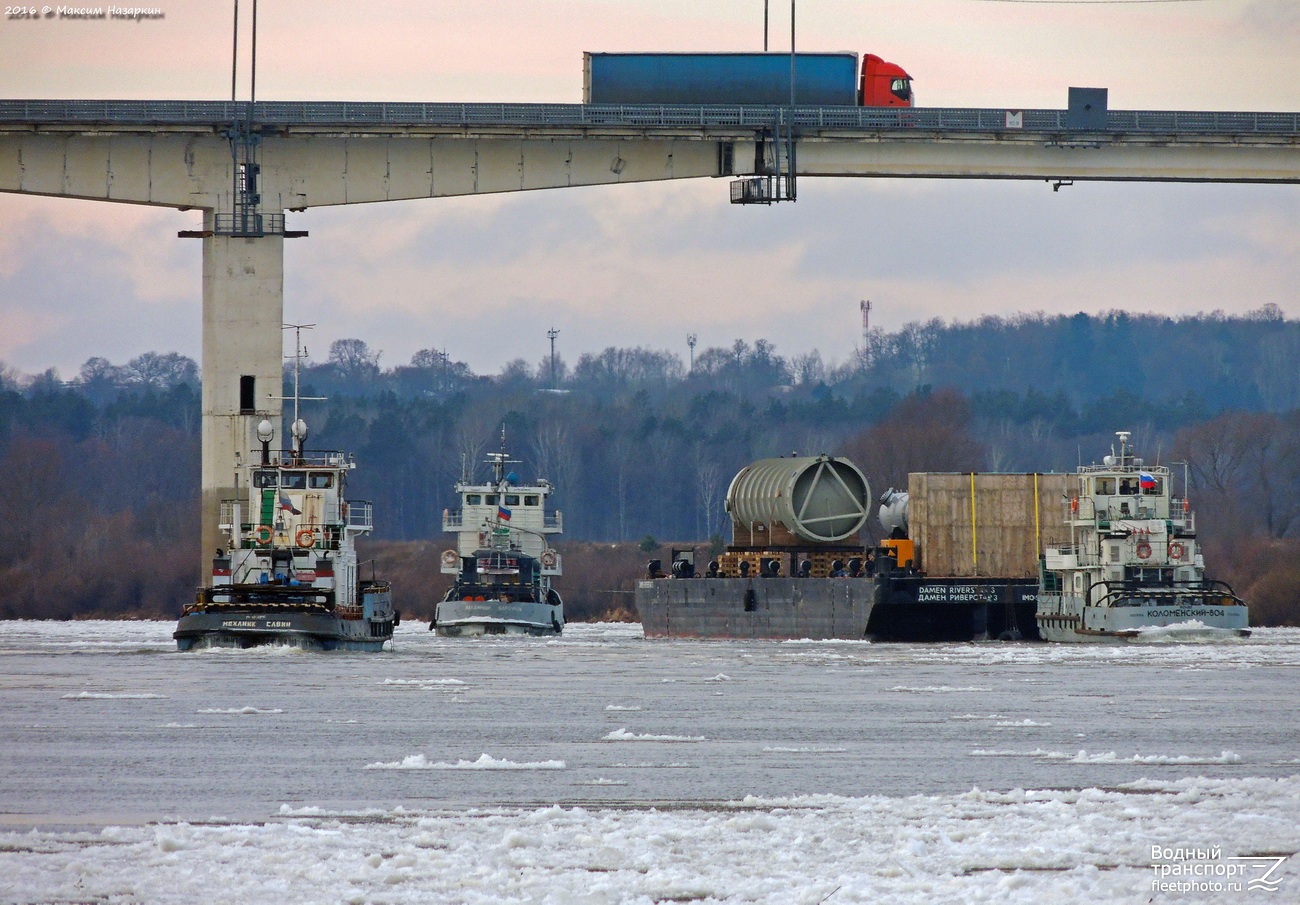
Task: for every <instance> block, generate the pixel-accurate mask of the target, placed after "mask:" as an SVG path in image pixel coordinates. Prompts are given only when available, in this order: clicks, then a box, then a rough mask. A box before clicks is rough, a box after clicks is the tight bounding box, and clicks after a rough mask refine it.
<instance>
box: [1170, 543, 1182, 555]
mask: <svg viewBox="0 0 1300 905" xmlns="http://www.w3.org/2000/svg"><path fill="white" fill-rule="evenodd" d="M1183 552H1184V551H1183V545H1182V544H1180V543H1178V541H1174V542H1173V543H1172V544H1170V545H1169V558H1170V559H1182V558H1183Z"/></svg>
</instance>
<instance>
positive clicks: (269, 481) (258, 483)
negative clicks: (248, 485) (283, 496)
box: [253, 468, 278, 487]
mask: <svg viewBox="0 0 1300 905" xmlns="http://www.w3.org/2000/svg"><path fill="white" fill-rule="evenodd" d="M277 483H278V482H277V481H276V472H275V471H273V470H272V469H269V468H267V469H263V470H261V471H255V472H253V486H254V487H274V486H275V485H276V484H277Z"/></svg>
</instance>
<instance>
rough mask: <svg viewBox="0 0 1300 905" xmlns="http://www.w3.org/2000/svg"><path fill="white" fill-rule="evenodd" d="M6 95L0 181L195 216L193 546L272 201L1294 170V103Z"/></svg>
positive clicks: (279, 206) (1226, 177)
mask: <svg viewBox="0 0 1300 905" xmlns="http://www.w3.org/2000/svg"><path fill="white" fill-rule="evenodd" d="M1093 114H1094V115H1092V116H1090V117H1086V118H1085V121H1083V122H1081V121H1080V120H1079V118H1078V116H1077V111H1075V110H1073V109H1072V110H1009V109H969V108H874V107H748V106H663V105H647V106H602V105H578V104H420V103H357V102H305V103H296V102H294V103H290V102H275V101H272V102H265V101H262V102H258V103H256V104H250V103H247V102H234V101H231V102H227V101H102V100H61V101H49V100H45V101H39V100H31V101H29V100H0V191H3V192H16V193H23V194H33V195H47V196H55V197H65V198H80V199H91V200H99V201H114V202H123V203H134V204H148V205H155V206H162V207H171V208H176V209H178V210H200V211H202V212H203V224H202V228H201V229H198V230H189V231H182V232H181V235H185V236H192V237H194V238H198V239H201V240H202V242H203V356H202V357H203V362H202V364H203V476H202V486H203V509H202V511H203V545H204V548H206V550H207V551H210V550H212V549H213V548H214V547H215V546H216V545H217V543H218V541H217V531H216V525H217V524H218V515H219V511H220V501H221V500H222V499H223V498H229V497H233V496H234V495H235V493H234V487H233V474H234V463H235V456H236V454H237V453H246V451H247V450H249V449H252V448H253V447H254V446H255V445H256V444H255V443H254V440H253V437H254V433H253V431H254V428H255V426H256V423H257V422H258V421H260V420H261V419H262V418H264V417H265V418H270V419H271V420H272V422H273V423H276V424H278V423H279V422H280V413H281V403H280V401H279V399H278V398H276V397H278V396H280V394H281V393H280V387H281V380H282V377H281V361H282V359H281V354H282V349H281V332H280V324H281V322H282V320H283V291H284V245H283V243H284V240H285V239H287V238H294V237H296V236H301V235H303V233H300V232H295V231H294V230H292V229H289V228H288V226H289V225H291V224H289V223H288V222H287V221H286V212H288V213H290V214H291V213H292V212H294V211H302V210H306V209H307V208H309V207H318V206H326V205H338V204H358V203H370V202H377V201H396V200H408V199H415V198H440V197H451V196H463V195H476V194H488V193H496V192H514V191H527V190H532V189H544V188H565V187H573V186H587V185H609V184H622V183H637V182H649V181H655V180H663V179H690V178H700V177H733V178H734V179H735V181H734V182H733V184H732V187H731V198H732V200H733V201H749V202H752V201H761V202H768V201H772V200H780V199H781V198H784V197H788V196H792V195H793V185H794V179H795V177H799V176H838V177H845V176H856V177H884V178H953V179H1031V180H1044V181H1047V182H1050V183H1052V184H1054V185H1055V186H1059V185H1061V184H1068V183H1070V182H1074V181H1085V180H1107V181H1141V182H1188V183H1204V182H1227V183H1290V184H1294V183H1300V113H1249V112H1192V111H1122V110H1101V111H1093Z"/></svg>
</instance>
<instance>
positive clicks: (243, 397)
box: [200, 211, 284, 585]
mask: <svg viewBox="0 0 1300 905" xmlns="http://www.w3.org/2000/svg"><path fill="white" fill-rule="evenodd" d="M212 221H213V216H212V212H211V211H209V212H207V213H206V214H205V215H204V228H205V229H207V230H211V229H212ZM283 322H284V237H283V236H265V237H263V238H260V239H236V238H231V237H229V236H208V237H206V238H205V239H203V468H202V481H203V484H202V486H203V502H202V514H201V517H202V519H203V525H202V538H203V541H202V542H203V547H202V550H201V554H200V556H201V559H200V562H201V564H202V575H203V583H204V584H205V585H206V584H208V583H209V582H210V581H211V572H212V570H211V557H212V555H213V552H214V551H215V550H216V549H217V548H218V547H224V546H225V545H226V544H227V542H228V541H227V538H226V537H225V535H224V534H223V533H221V532H219V531H218V528H217V526H218V524H219V523H220V515H221V501H222V500H230V499H234V498H235V464H236V462H237V461H243V462H247V461H248V457H249V456H250V455H251V454H252V451H253V450H254V449H260V445H259V444H258V443H257V438H256V428H257V423H258V422H259V421H260V420H262V419H263V418H268V419H270V421H271V423H272V424H273V425H275V440H274V441H272V444H271V448H272V449H277V450H278V449H279V448H280V447H281V446H282V445H283V441H282V439H281V419H280V413H281V410H282V403H281V401H280V400H279V399H278V398H271V397H273V396H276V397H278V396H281V395H283V393H282V392H281V389H282V374H283V364H284V358H283V348H284V346H283V339H282V331H281V325H282V324H283ZM250 378H251V381H250ZM237 457H238V458H237ZM241 489H243V490H244V492H247V487H246V486H243V482H242V481H241ZM245 518H247V515H245Z"/></svg>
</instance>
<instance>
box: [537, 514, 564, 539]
mask: <svg viewBox="0 0 1300 905" xmlns="http://www.w3.org/2000/svg"><path fill="white" fill-rule="evenodd" d="M542 530H543V531H546V532H547V533H550V534H562V533H564V513H563V512H560V511H559V510H556V511H555V512H547V513H544V514H543V515H542Z"/></svg>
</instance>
